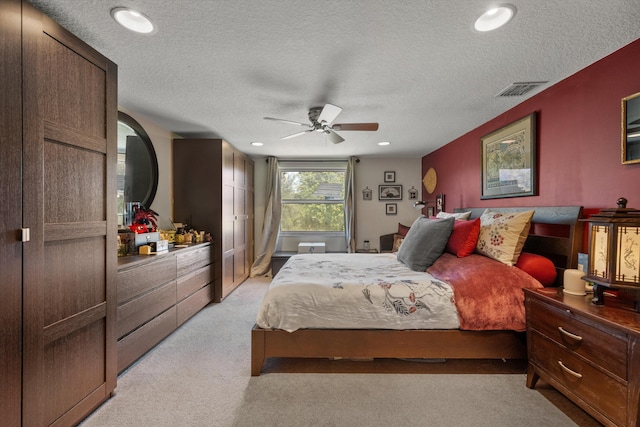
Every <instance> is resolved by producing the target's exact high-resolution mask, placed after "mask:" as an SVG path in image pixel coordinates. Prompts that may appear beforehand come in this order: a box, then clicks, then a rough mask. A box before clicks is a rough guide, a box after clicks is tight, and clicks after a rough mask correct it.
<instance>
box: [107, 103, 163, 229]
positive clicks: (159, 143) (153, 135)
mask: <svg viewBox="0 0 640 427" xmlns="http://www.w3.org/2000/svg"><path fill="white" fill-rule="evenodd" d="M119 110H120V111H122V112H123V113H126V114H128V115H130V116H131V117H133V118H134V119H136V121H137V122H138V123H140V126H142V128H143V129H144V130H145V131H146V132H147V134H148V135H149V138H150V139H151V142H152V143H153V148H154V150H155V151H156V157H157V158H158V190H157V191H156V197H155V198H154V200H153V203H152V204H151V209H153V210H154V211H156V212H157V213H158V226H159V227H160V228H162V229H171V228H173V227H172V225H171V217H172V215H173V184H172V181H173V178H172V167H171V158H172V154H171V153H172V152H171V141H172V139H173V138H174V135H173V133H171V132H169V131H168V130H166V129H163V128H161V127H160V126H157V125H156V124H154V123H152V122H150V121H148V120H146V119H145V118H143V117H141V116H140V115H139V114H135V113H133V112H131V111H128V110H127V109H126V108H122V107H119Z"/></svg>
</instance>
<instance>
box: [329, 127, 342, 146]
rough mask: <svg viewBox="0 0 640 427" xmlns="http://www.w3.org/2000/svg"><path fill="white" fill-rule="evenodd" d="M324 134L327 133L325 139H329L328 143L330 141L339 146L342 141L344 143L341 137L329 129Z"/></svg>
mask: <svg viewBox="0 0 640 427" xmlns="http://www.w3.org/2000/svg"><path fill="white" fill-rule="evenodd" d="M326 133H327V138H329V141H331V142H332V143H334V144H340V143H341V142H342V141H344V138H343V137H341V136H340V135H338V134H337V133H335V132H334V131H332V130H331V129H329V130H327V131H326Z"/></svg>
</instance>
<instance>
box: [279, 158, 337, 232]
mask: <svg viewBox="0 0 640 427" xmlns="http://www.w3.org/2000/svg"><path fill="white" fill-rule="evenodd" d="M346 166H347V165H346V163H345V162H326V163H324V162H309V163H303V162H281V163H280V189H281V196H282V218H281V222H280V231H281V232H282V233H291V234H299V233H306V232H313V233H327V234H333V233H338V234H341V235H344V191H345V190H344V181H345V174H346Z"/></svg>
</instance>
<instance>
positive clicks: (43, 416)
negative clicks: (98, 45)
mask: <svg viewBox="0 0 640 427" xmlns="http://www.w3.org/2000/svg"><path fill="white" fill-rule="evenodd" d="M23 7H24V9H23V43H24V44H23V70H24V114H23V119H24V121H23V126H24V127H23V134H24V143H23V144H24V163H23V191H24V199H23V212H24V227H28V228H30V230H31V241H29V242H26V243H24V246H23V248H24V249H23V251H24V252H23V257H24V259H23V260H24V263H23V265H24V270H23V286H24V293H23V298H24V307H23V321H24V323H23V327H24V338H23V350H24V352H23V358H24V363H23V396H24V398H23V408H22V413H23V425H25V426H44V425H50V424H52V423H56V425H72V424H74V423H76V422H77V421H79V420H80V419H82V418H83V417H84V416H85V415H86V414H88V413H89V412H90V411H91V410H93V409H94V408H95V407H96V406H97V405H99V404H100V403H101V402H102V401H103V400H104V399H106V398H107V397H108V396H109V394H110V393H111V392H112V391H113V389H114V387H115V382H116V369H117V365H116V336H115V319H116V318H115V290H116V288H115V280H116V262H117V253H116V221H115V214H116V209H115V205H114V203H115V185H114V184H115V165H116V161H115V149H116V139H115V138H116V132H117V130H116V126H117V92H116V66H115V65H114V64H113V63H111V62H110V61H109V60H107V59H105V58H104V57H103V56H101V55H100V54H98V53H97V52H95V51H94V50H93V49H91V48H89V47H88V46H87V45H85V44H84V43H83V42H81V41H80V40H79V39H77V38H76V37H74V36H72V35H71V34H70V33H68V32H67V31H65V30H63V29H62V28H61V27H59V26H58V25H57V24H56V23H55V22H53V21H52V20H50V19H49V18H47V17H46V16H44V15H43V14H41V13H39V12H38V11H36V10H35V9H33V8H32V7H30V6H29V5H28V4H27V3H26V2H25V3H23Z"/></svg>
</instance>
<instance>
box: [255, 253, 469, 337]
mask: <svg viewBox="0 0 640 427" xmlns="http://www.w3.org/2000/svg"><path fill="white" fill-rule="evenodd" d="M257 324H258V326H259V327H261V328H264V329H283V330H286V331H289V332H292V331H295V330H297V329H310V328H314V329H329V328H332V329H337V328H339V329H457V328H459V326H460V323H459V320H458V315H457V311H456V307H455V304H454V302H453V290H452V289H451V287H450V286H449V285H448V284H446V283H445V282H442V281H440V280H438V279H436V278H434V277H433V276H432V275H430V274H428V273H421V272H416V271H413V270H411V269H409V268H408V267H407V266H405V265H404V264H402V263H400V262H398V261H397V260H396V257H395V255H393V254H376V255H372V254H309V255H294V256H292V257H291V258H290V259H289V261H287V263H286V264H285V265H284V266H283V267H282V269H280V272H279V273H278V274H277V275H276V277H274V279H273V281H272V282H271V284H270V285H269V290H268V291H267V293H266V295H265V298H264V300H263V302H262V305H261V307H260V310H259V312H258V316H257Z"/></svg>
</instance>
